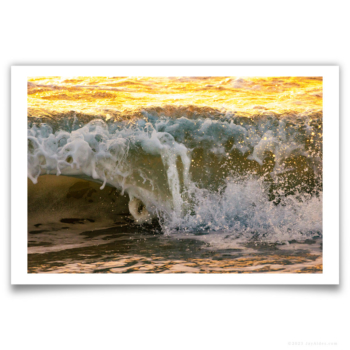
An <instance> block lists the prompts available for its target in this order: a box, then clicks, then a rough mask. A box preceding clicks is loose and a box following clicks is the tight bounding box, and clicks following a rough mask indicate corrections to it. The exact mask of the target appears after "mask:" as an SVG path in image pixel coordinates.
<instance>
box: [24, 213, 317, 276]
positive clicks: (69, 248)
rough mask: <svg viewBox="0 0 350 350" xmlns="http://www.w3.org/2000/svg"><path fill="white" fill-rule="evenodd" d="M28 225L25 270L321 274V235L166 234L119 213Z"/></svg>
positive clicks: (30, 271)
mask: <svg viewBox="0 0 350 350" xmlns="http://www.w3.org/2000/svg"><path fill="white" fill-rule="evenodd" d="M61 221H63V222H57V223H51V224H46V225H45V224H42V225H38V224H36V226H34V227H31V228H30V231H29V233H28V273H322V267H323V265H322V238H315V239H307V240H305V241H295V240H293V241H290V242H286V243H283V244H281V243H268V242H258V241H249V242H247V241H245V242H243V241H239V240H237V239H233V238H232V237H230V236H225V234H220V233H217V232H215V233H208V234H206V235H202V234H200V235H196V234H187V235H186V234H181V235H175V236H166V235H163V234H160V233H159V232H158V231H156V230H154V229H153V228H151V227H148V228H146V229H141V228H140V227H138V226H136V225H133V224H132V223H131V222H130V221H129V220H128V219H127V218H126V220H125V219H124V218H123V217H122V216H121V217H120V221H119V222H118V223H115V224H114V225H113V227H109V228H102V229H101V228H98V227H96V225H95V224H94V223H91V222H90V221H89V220H87V219H86V220H81V219H80V220H74V218H73V219H63V220H61Z"/></svg>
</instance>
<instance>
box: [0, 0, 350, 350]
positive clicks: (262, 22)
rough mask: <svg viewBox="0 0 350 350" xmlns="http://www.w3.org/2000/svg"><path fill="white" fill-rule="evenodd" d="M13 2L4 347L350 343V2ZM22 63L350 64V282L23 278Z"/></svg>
mask: <svg viewBox="0 0 350 350" xmlns="http://www.w3.org/2000/svg"><path fill="white" fill-rule="evenodd" d="M0 14H1V20H0V26H1V28H0V30H1V31H0V33H1V41H0V43H1V44H0V46H1V51H2V53H1V56H0V60H1V65H0V67H1V77H0V78H1V79H0V88H1V93H0V96H1V103H0V106H1V107H0V108H1V112H2V113H1V123H2V125H1V132H2V134H1V149H2V154H1V164H2V170H1V171H0V174H1V179H0V184H1V213H2V220H1V221H2V222H3V224H4V225H3V230H1V234H0V237H1V238H0V239H1V242H0V247H1V248H0V249H1V251H0V257H1V264H0V266H1V272H2V273H1V275H0V276H1V285H0V296H1V298H0V310H1V313H0V322H1V325H0V329H1V336H0V343H1V345H2V348H4V349H22V348H26V349H97V348H98V349H107V348H108V349H119V348H120V349H140V348H141V349H148V348H152V349H179V348H180V349H216V348H218V349H222V348H228V349H231V348H232V349H239V350H240V349H284V348H286V349H291V348H298V349H301V348H313V349H330V348H331V349H349V348H350V339H349V338H350V334H349V331H348V328H349V322H348V319H349V313H350V304H349V299H350V285H349V275H350V274H349V261H350V258H349V253H348V252H349V249H350V246H349V236H348V235H349V234H350V233H349V231H350V230H349V228H350V224H349V221H348V220H346V219H347V216H348V213H349V210H350V207H349V204H348V201H347V200H346V198H347V196H348V195H349V194H350V193H349V185H348V183H347V182H346V179H347V178H349V164H348V163H346V158H348V156H347V151H348V150H349V142H350V141H349V137H348V136H347V130H349V123H350V122H349V117H347V115H348V112H349V104H348V103H347V101H346V100H345V99H346V97H347V96H349V95H350V91H349V83H348V82H349V78H350V76H349V75H350V73H349V65H350V63H349V62H350V55H349V44H348V43H349V39H348V35H349V34H348V33H349V31H350V28H349V27H350V25H349V21H348V16H349V10H348V9H347V7H346V2H345V1H332V2H329V1H321V0H318V1H311V0H309V1H305V0H303V1H297V0H294V1H293V2H283V1H256V2H255V1H244V2H233V1H215V2H213V1H211V2H205V1H204V0H202V1H192V2H191V1H188V0H187V1H177V2H169V1H162V2H161V1H142V2H141V1H140V2H136V1H129V2H126V1H124V2H117V1H113V2H112V1H110V2H106V1H98V2H88V1H84V2H83V1H82V2H79V1H75V2H74V1H72V0H71V1H59V2H48V1H45V2H44V1H28V2H24V1H23V2H16V1H12V2H9V1H7V2H2V3H1V5H0ZM15 64H17V65H19V64H23V65H29V64H39V65H43V64H49V65H60V64H69V65H72V64H76V65H80V64H87V65H93V64H99V65H101V64H108V65H113V64H124V65H128V64H206V65H208V64H235V65H247V64H253V65H261V64H283V65H293V64H301V65H305V64H310V65H314V64H320V65H326V64H336V65H340V76H341V79H340V81H341V83H340V88H341V90H340V91H341V104H340V111H341V119H340V123H341V124H340V132H341V221H340V227H341V237H340V247H341V250H340V266H341V277H340V285H339V286H215V287H214V286H211V287H209V286H206V287H203V286H193V287H181V286H176V287H169V286H163V287H159V286H158V287H157V286H150V287H145V286H143V287H137V286H133V287H132V286H124V287H121V286H91V287H86V286H75V287H74V286H46V287H45V286H44V287H43V286H25V287H11V286H10V224H9V221H10V212H9V208H10V205H9V204H10V192H9V191H10V187H9V183H10V172H9V169H10V157H9V142H10V140H9V135H10V129H9V127H10V66H11V65H15ZM14 161H15V160H14ZM13 200H16V199H15V198H13ZM19 220H20V218H19ZM288 342H303V343H304V345H288ZM307 342H312V343H314V342H337V344H338V345H337V346H330V345H319V346H317V345H313V346H311V345H305V344H306V343H307Z"/></svg>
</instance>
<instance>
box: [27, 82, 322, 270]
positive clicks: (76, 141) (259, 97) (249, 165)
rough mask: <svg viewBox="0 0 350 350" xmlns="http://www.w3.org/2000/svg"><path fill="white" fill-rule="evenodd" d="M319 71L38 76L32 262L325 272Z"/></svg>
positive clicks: (34, 266) (31, 160)
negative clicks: (307, 74) (308, 73)
mask: <svg viewBox="0 0 350 350" xmlns="http://www.w3.org/2000/svg"><path fill="white" fill-rule="evenodd" d="M322 133H323V124H322V79H321V78H318V77H74V78H62V77H33V78H30V79H29V80H28V272H30V273H322Z"/></svg>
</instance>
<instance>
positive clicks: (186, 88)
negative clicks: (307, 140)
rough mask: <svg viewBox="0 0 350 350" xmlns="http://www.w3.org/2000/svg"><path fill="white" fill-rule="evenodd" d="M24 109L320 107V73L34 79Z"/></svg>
mask: <svg viewBox="0 0 350 350" xmlns="http://www.w3.org/2000/svg"><path fill="white" fill-rule="evenodd" d="M28 82H29V83H28V113H29V115H30V116H39V115H45V114H57V113H67V112H70V111H75V112H77V113H82V114H87V115H98V116H107V117H108V114H110V116H114V114H115V112H117V111H120V112H122V111H124V110H138V109H142V108H146V107H164V106H181V107H184V106H197V107H211V108H217V109H222V108H225V109H227V110H233V111H239V112H241V113H247V114H257V113H258V112H259V111H264V110H269V111H272V112H275V113H278V114H281V113H293V112H294V113H303V112H305V111H308V112H321V111H322V97H323V93H322V78H320V77H173V78H172V77H74V78H66V77H36V78H30V79H28Z"/></svg>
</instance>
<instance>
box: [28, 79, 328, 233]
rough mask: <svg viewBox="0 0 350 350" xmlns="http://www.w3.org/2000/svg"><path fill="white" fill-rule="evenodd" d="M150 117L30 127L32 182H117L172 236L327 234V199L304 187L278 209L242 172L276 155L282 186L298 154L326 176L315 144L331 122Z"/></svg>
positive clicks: (138, 212)
mask: <svg viewBox="0 0 350 350" xmlns="http://www.w3.org/2000/svg"><path fill="white" fill-rule="evenodd" d="M236 83H242V81H240V80H239V81H237V82H236ZM143 116H144V118H143V119H140V120H138V121H137V122H136V123H134V124H128V123H126V122H119V123H109V124H107V123H106V122H105V121H103V120H99V119H97V120H92V121H90V122H89V123H88V124H86V125H84V126H81V127H79V125H80V124H79V121H78V120H76V119H75V120H74V123H73V124H71V126H68V127H65V126H64V125H61V126H60V127H59V128H58V129H57V130H55V131H54V130H53V128H52V127H51V126H50V125H48V124H45V123H40V124H38V125H36V124H32V125H30V128H29V129H28V177H29V178H30V179H31V180H32V181H33V182H34V183H36V182H37V179H38V177H39V176H40V175H43V174H52V175H54V174H55V175H70V176H76V177H80V176H83V177H85V178H86V177H88V178H91V179H93V180H95V181H99V182H101V183H102V186H101V188H103V187H104V186H105V185H106V184H107V183H108V184H109V185H111V186H114V187H116V188H117V189H119V190H120V191H121V192H122V193H124V192H125V193H127V194H128V195H129V198H130V204H129V209H130V212H131V214H132V215H133V216H134V218H135V220H137V221H138V222H139V223H143V222H147V221H149V220H150V219H151V218H152V217H156V216H159V217H160V218H161V222H162V225H163V227H164V230H165V231H166V232H168V233H171V232H174V231H176V230H179V229H180V230H182V231H184V232H186V231H192V232H193V231H205V230H211V231H218V232H219V231H220V232H227V233H231V234H235V235H245V236H249V237H252V236H254V235H258V236H259V237H261V238H264V237H265V238H266V237H268V238H269V239H272V237H275V239H285V238H287V237H288V238H290V237H295V236H298V235H300V234H303V235H307V234H315V233H321V232H322V199H321V198H322V194H321V192H319V194H318V196H311V195H309V194H308V193H302V192H300V190H299V189H298V190H297V191H294V192H295V193H293V194H292V195H290V196H288V197H286V198H284V199H283V201H282V202H281V203H280V204H278V203H275V202H273V201H272V200H271V198H269V197H268V195H267V193H268V189H267V187H266V183H264V181H263V178H262V177H261V176H258V175H257V173H256V171H255V172H254V171H253V172H251V169H250V168H249V167H248V168H247V169H246V172H247V173H246V174H245V175H246V180H244V181H237V180H236V177H235V176H234V171H233V170H234V167H236V166H237V164H238V165H240V163H239V162H241V163H242V164H243V163H244V162H246V161H248V162H249V161H250V162H252V163H253V164H256V167H257V169H258V168H259V169H260V167H263V165H264V161H265V159H266V157H268V156H269V154H273V157H274V164H273V169H270V175H271V176H272V178H273V177H274V176H277V175H276V174H281V173H283V172H285V171H290V168H288V166H287V165H286V164H285V161H286V159H288V158H289V157H291V156H294V157H295V156H301V157H303V158H305V159H306V162H308V163H307V164H309V166H310V168H312V169H313V171H314V173H315V174H317V176H320V174H321V173H322V161H321V159H322V154H321V153H320V152H321V149H320V147H318V149H317V147H316V148H315V147H314V148H310V147H307V146H306V145H307V142H308V140H309V139H310V137H311V135H312V138H313V139H314V140H316V141H318V142H319V144H321V142H322V137H321V136H319V135H321V134H320V130H319V128H320V125H321V124H322V123H321V121H315V120H313V119H312V118H308V117H304V118H299V119H298V118H294V120H293V121H291V119H290V117H289V116H286V117H280V118H277V117H275V116H273V115H269V114H268V113H267V114H265V115H264V114H263V115H261V116H260V117H259V118H257V119H256V120H252V119H248V118H239V117H234V116H232V114H227V115H225V114H224V115H223V116H222V117H221V118H219V119H218V118H211V117H210V116H209V115H206V116H205V117H201V116H198V117H197V118H195V119H189V118H186V117H180V118H176V119H175V118H170V117H165V116H162V115H161V114H158V115H156V114H154V113H149V112H148V111H144V112H143ZM315 144H316V143H315ZM237 157H238V158H237ZM240 157H241V158H240ZM233 158H235V159H236V160H237V159H238V160H237V161H236V163H234V164H235V165H234V166H233V165H232V161H234V160H235V159H233ZM232 159H233V160H232ZM193 162H195V163H193ZM230 162H231V163H230ZM191 164H192V165H191ZM193 164H196V167H197V168H195V167H194V165H193ZM230 166H232V168H230ZM201 167H203V169H202V171H201ZM198 168H199V169H198ZM221 168H222V169H223V171H222V172H221V170H220V171H219V169H221ZM249 169H250V170H249ZM249 172H251V173H249ZM221 173H222V174H223V173H225V174H224V175H222V176H221V175H220V176H219V175H218V174H221ZM241 175H242V174H241ZM298 191H299V192H298ZM277 204H278V205H277Z"/></svg>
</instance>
